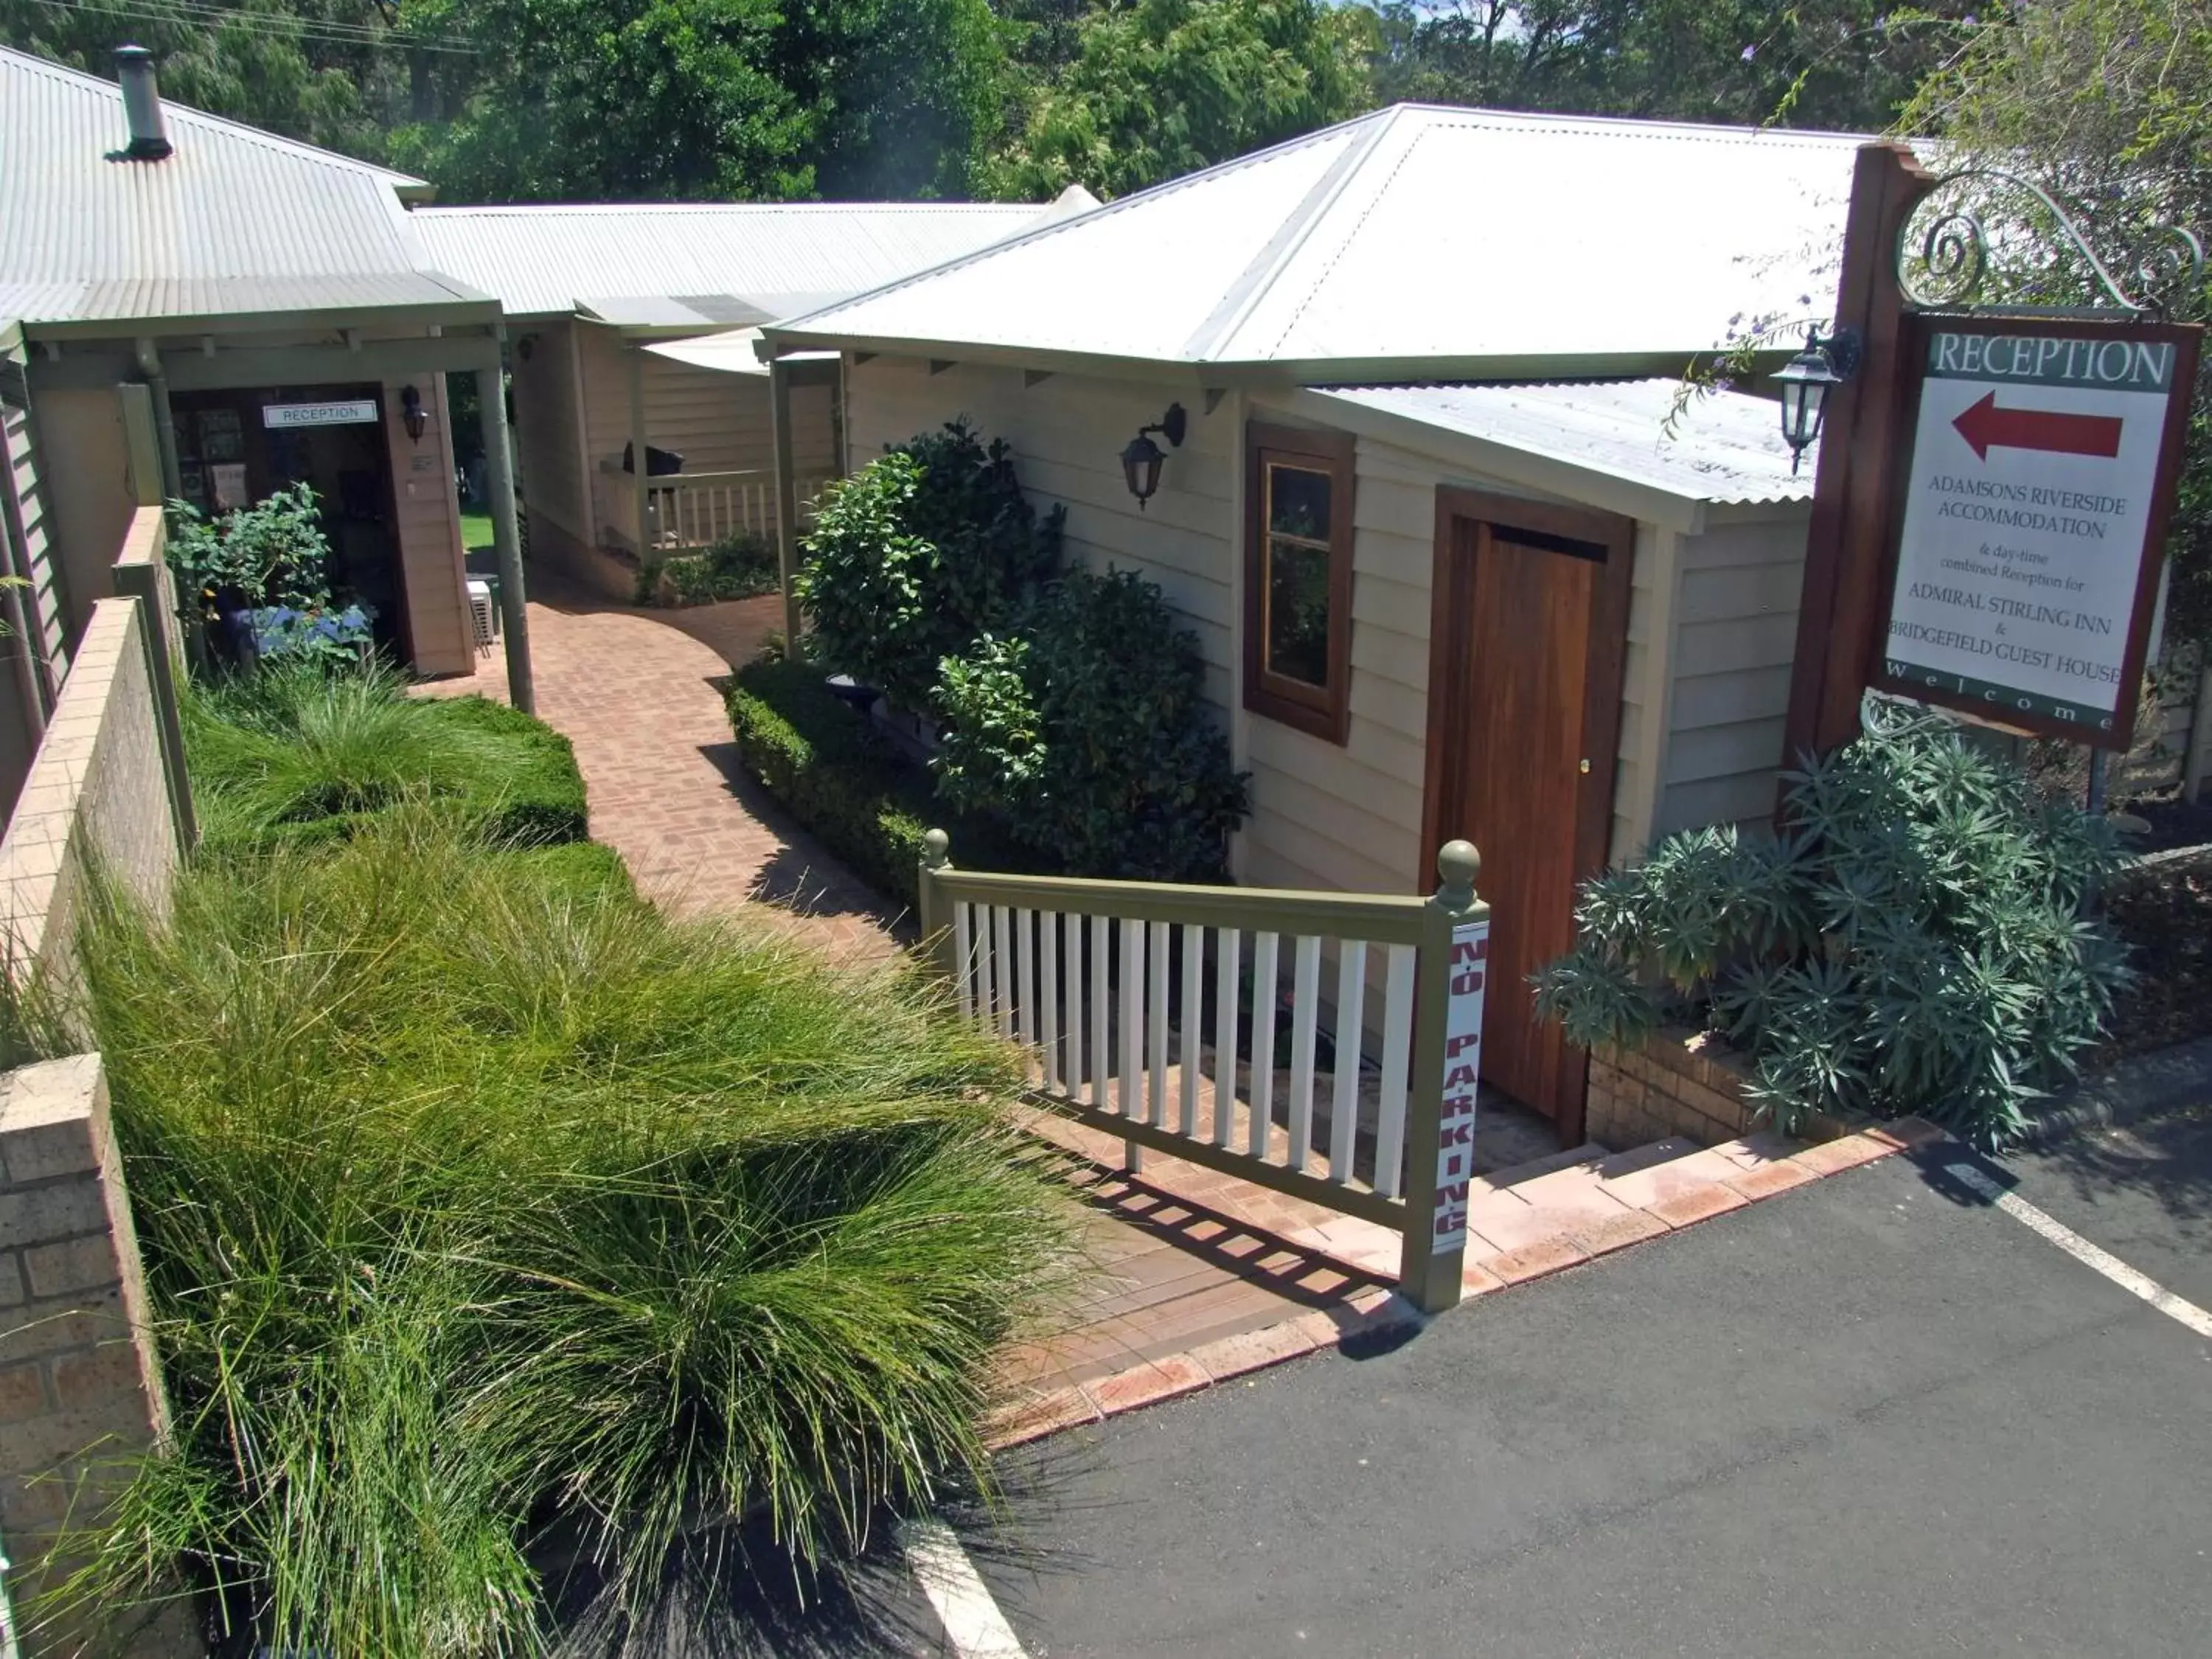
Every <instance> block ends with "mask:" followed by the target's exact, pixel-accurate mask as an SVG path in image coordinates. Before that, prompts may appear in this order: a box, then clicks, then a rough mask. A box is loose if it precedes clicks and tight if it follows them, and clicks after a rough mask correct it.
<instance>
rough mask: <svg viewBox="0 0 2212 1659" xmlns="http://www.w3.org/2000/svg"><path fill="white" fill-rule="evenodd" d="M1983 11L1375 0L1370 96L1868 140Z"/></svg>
mask: <svg viewBox="0 0 2212 1659" xmlns="http://www.w3.org/2000/svg"><path fill="white" fill-rule="evenodd" d="M1977 3H1980V4H1982V6H1983V9H1987V5H1986V0H1943V3H1937V4H1933V5H1929V6H1926V7H1920V8H1908V7H1903V6H1897V5H1893V4H1889V3H1887V0H1803V3H1799V4H1796V5H1783V6H1778V5H1774V4H1772V3H1771V0H1448V3H1441V4H1437V3H1413V0H1383V3H1382V4H1381V5H1380V7H1379V10H1378V16H1379V20H1380V23H1381V31H1382V51H1381V53H1380V56H1379V57H1378V58H1377V60H1376V71H1375V76H1376V95H1377V96H1378V97H1379V98H1380V99H1381V100H1383V102H1386V103H1387V102H1393V101H1395V100H1401V99H1411V100H1420V101H1424V102H1431V103H1444V104H1480V105H1487V106H1492V107H1495V108H1502V109H1528V110H1563V111H1572V112H1577V113H1587V114H1594V115H1630V116H1641V117H1647V118H1664V119H1669V120H1681V121H1717V122H1722V123H1727V124H1732V125H1767V124H1770V123H1779V124H1782V125H1790V126H1798V127H1810V128H1820V129H1827V130H1832V131H1880V130H1881V129H1882V128H1884V127H1887V125H1889V124H1890V122H1891V121H1892V120H1893V119H1894V118H1896V115H1897V112H1898V110H1899V107H1900V106H1902V105H1903V104H1904V103H1905V101H1906V100H1909V99H1910V98H1911V96H1912V94H1913V90H1914V88H1915V86H1916V85H1917V82H1918V81H1919V79H1920V77H1921V76H1923V75H1924V74H1926V73H1928V72H1929V70H1932V69H1933V68H1935V67H1936V65H1937V64H1940V63H1941V62H1942V60H1943V57H1944V54H1945V53H1946V52H1948V50H1950V49H1951V48H1952V47H1953V46H1954V45H1955V36H1956V31H1957V29H1958V28H1959V27H1963V20H1964V19H1965V18H1966V17H1968V16H1970V15H1972V14H1973V12H1974V10H1975V7H1976V5H1977Z"/></svg>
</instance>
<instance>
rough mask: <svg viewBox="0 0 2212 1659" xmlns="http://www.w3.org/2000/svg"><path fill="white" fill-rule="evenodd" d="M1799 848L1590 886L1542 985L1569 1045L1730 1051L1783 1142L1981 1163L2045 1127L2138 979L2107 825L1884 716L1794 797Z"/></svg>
mask: <svg viewBox="0 0 2212 1659" xmlns="http://www.w3.org/2000/svg"><path fill="white" fill-rule="evenodd" d="M1788 791H1789V793H1788V809H1787V811H1786V812H1785V813H1784V819H1785V822H1786V823H1787V824H1788V826H1789V827H1788V829H1787V832H1786V833H1784V834H1783V835H1780V836H1771V837H1764V836H1762V837H1750V836H1742V835H1740V834H1739V833H1738V832H1737V831H1736V830H1735V829H1733V828H1720V829H1695V830H1689V831H1686V832H1684V833H1682V834H1680V835H1676V836H1669V837H1668V838H1667V839H1666V840H1664V841H1662V842H1660V843H1659V844H1658V845H1657V846H1656V847H1654V848H1651V850H1650V854H1649V855H1648V856H1647V857H1646V859H1645V860H1644V862H1643V863H1642V864H1640V865H1638V866H1636V867H1634V868H1633V869H1628V870H1616V871H1611V872H1607V873H1606V874H1604V875H1601V876H1600V877H1597V878H1594V879H1593V880H1591V881H1589V882H1588V883H1586V884H1584V886H1583V892H1582V896H1581V900H1580V902H1579V903H1578V904H1577V908H1576V924H1577V931H1576V940H1575V945H1574V948H1573V949H1572V950H1571V951H1569V952H1568V953H1567V954H1566V955H1565V956H1564V957H1560V958H1559V960H1558V961H1556V962H1554V963H1552V964H1551V965H1549V966H1548V967H1547V968H1546V969H1543V970H1542V971H1541V973H1539V974H1538V975H1536V976H1535V984H1536V987H1537V1008H1538V1012H1540V1014H1541V1015H1543V1016H1546V1017H1547V1018H1554V1019H1557V1020H1559V1022H1560V1024H1561V1026H1562V1028H1563V1029H1564V1030H1565V1034H1566V1036H1567V1038H1568V1040H1569V1041H1570V1042H1575V1043H1577V1044H1578V1045H1580V1046H1582V1047H1584V1048H1595V1047H1597V1046H1599V1045H1600V1044H1618V1045H1621V1046H1627V1047H1632V1046H1634V1045H1636V1044H1637V1043H1639V1042H1642V1041H1643V1040H1644V1038H1645V1037H1646V1036H1649V1035H1650V1032H1651V1031H1652V1030H1654V1029H1655V1028H1656V1026H1657V1025H1658V1024H1660V1023H1661V1022H1662V1020H1664V1019H1667V1018H1675V1019H1686V1020H1689V1021H1692V1022H1694V1023H1699V1024H1706V1025H1709V1026H1711V1028H1712V1029H1714V1030H1718V1031H1720V1032H1721V1033H1723V1035H1724V1036H1727V1037H1728V1038H1729V1041H1730V1042H1732V1043H1734V1044H1735V1046H1736V1047H1738V1048H1741V1049H1742V1050H1743V1051H1745V1052H1746V1053H1747V1054H1748V1055H1749V1056H1750V1058H1751V1060H1752V1062H1753V1078H1752V1081H1751V1084H1750V1085H1749V1087H1748V1090H1747V1095H1748V1097H1749V1098H1750V1099H1751V1100H1753V1102H1754V1103H1756V1104H1757V1105H1758V1106H1759V1108H1760V1109H1762V1110H1763V1111H1765V1113H1767V1114H1768V1115H1771V1118H1772V1119H1773V1120H1774V1121H1775V1122H1776V1123H1777V1124H1778V1126H1779V1127H1783V1128H1784V1129H1785V1130H1786V1129H1790V1128H1792V1127H1797V1126H1798V1125H1800V1124H1802V1122H1803V1121H1805V1120H1806V1119H1807V1118H1808V1116H1810V1115H1814V1114H1815V1113H1858V1112H1873V1113H1875V1114H1878V1115H1901V1114H1904V1113H1907V1112H1915V1113H1919V1114H1921V1115H1924V1116H1927V1117H1930V1118H1933V1119H1935V1120H1936V1121H1938V1122H1941V1123H1943V1124H1946V1125H1948V1127H1953V1128H1954V1129H1956V1130H1958V1131H1959V1132H1960V1133H1962V1134H1964V1135H1966V1137H1967V1138H1969V1139H1972V1140H1973V1141H1974V1142H1975V1143H1977V1144H1978V1145H1981V1146H2002V1145H2004V1144H2006V1143H2008V1142H2009V1141H2012V1140H2014V1139H2017V1138H2018V1137H2019V1135H2020V1134H2021V1132H2022V1131H2023V1130H2024V1128H2025V1127H2026V1119H2025V1116H2024V1115H2023V1108H2024V1107H2025V1105H2026V1104H2027V1102H2029V1101H2031V1100H2033V1098H2035V1097H2037V1096H2038V1095H2039V1094H2040V1093H2042V1092H2044V1091H2047V1090H2048V1089H2050V1088H2051V1086H2053V1085H2056V1084H2057V1083H2059V1082H2061V1081H2063V1079H2065V1078H2067V1077H2069V1076H2070V1075H2071V1074H2072V1073H2074V1071H2075V1069H2076V1067H2077V1066H2078V1063H2079V1057H2080V1055H2081V1051H2082V1050H2083V1049H2084V1048H2087V1047H2088V1046H2089V1045H2090V1044H2092V1043H2093V1042H2095V1041H2096V1040H2097V1037H2098V1035H2099V1033H2100V1031H2101V1030H2102V1029H2103V1026H2104V1024H2105V1021H2106V1018H2108V1017H2109V1016H2110V1014H2111V1012H2112V998H2113V996H2114V994H2115V993H2116V992H2117V991H2118V989H2119V988H2120V987H2122V986H2123V985H2124V984H2125V983H2126V981H2127V978H2128V969H2127V965H2126V962H2125V959H2124V951H2123V948H2122V947H2121V945H2119V943H2118V939H2116V938H2115V937H2114V936H2113V935H2112V932H2111V931H2110V930H2109V929H2108V928H2107V927H2105V926H2104V924H2103V923H2102V922H2101V921H2098V920H2096V919H2095V918H2094V917H2093V916H2092V915H2089V914H2087V912H2088V908H2089V906H2090V903H2091V900H2092V896H2093V894H2094V893H2095V891H2096V890H2097V889H2098V887H2099V885H2100V884H2101V883H2102V882H2104V881H2105V880H2106V878H2109V877H2110V876H2111V875H2112V873H2113V872H2115V871H2116V870H2117V869H2118V864H2119V852H2118V845H2117V842H2115V840H2114V838H2113V836H2112V830H2111V829H2110V827H2109V826H2108V825H2107V824H2106V823H2105V822H2104V821H2103V820H2102V819H2100V818H2097V817H2091V816H2090V815H2089V814H2087V813H2085V812H2083V811H2081V810H2080V809H2079V808H2078V807H2076V806H2075V805H2073V804H2072V803H2070V802H2069V801H2066V800H2063V799H2046V798H2044V797H2041V796H2039V795H2038V794H2037V793H2036V792H2035V791H2034V790H2033V787H2031V786H2030V785H2029V783H2028V781H2027V778H2026V777H2025V776H2024V775H2022V774H2021V772H2019V771H2018V770H2017V769H2015V768H2014V767H2012V766H2011V765H2009V764H2008V763H2006V762H2004V761H2002V760H2001V759H1999V758H1997V757H1995V756H1993V755H1992V754H1990V752H1989V751H1988V750H1986V749H1984V748H1983V747H1981V746H1979V745H1978V744H1975V743H1974V742H1973V741H1972V739H1971V738H1969V737H1968V736H1967V735H1966V733H1964V732H1962V731H1961V729H1960V728H1959V727H1958V726H1955V725H1954V724H1953V723H1952V722H1950V721H1949V720H1945V719H1943V718H1942V717H1941V716H1938V715H1934V714H1927V713H1924V712H1921V711H1915V710H1909V709H1899V708H1893V707H1888V706H1882V705H1875V704H1869V708H1868V714H1867V722H1866V731H1865V734H1864V735H1863V737H1861V738H1859V739H1858V740H1857V742H1855V743H1853V744H1850V745H1848V746H1846V747H1845V748H1843V749H1841V750H1838V751H1836V752H1835V753H1834V754H1832V755H1830V756H1828V757H1825V758H1822V759H1818V760H1809V761H1808V762H1807V763H1806V764H1805V766H1804V767H1803V768H1802V769H1801V770H1799V771H1797V772H1795V773H1792V774H1790V777H1789V779H1788Z"/></svg>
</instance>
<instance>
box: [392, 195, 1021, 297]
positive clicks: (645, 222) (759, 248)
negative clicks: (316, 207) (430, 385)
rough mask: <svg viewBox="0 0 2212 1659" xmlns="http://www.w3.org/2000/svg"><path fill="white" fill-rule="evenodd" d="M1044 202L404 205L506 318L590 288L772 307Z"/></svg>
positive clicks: (1003, 228) (860, 280)
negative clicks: (719, 297) (494, 298)
mask: <svg viewBox="0 0 2212 1659" xmlns="http://www.w3.org/2000/svg"><path fill="white" fill-rule="evenodd" d="M1045 211H1046V210H1044V209H1042V208H1039V207H1036V206H1034V205H1030V204H1020V203H1017V204H1011V205H1007V204H988V203H968V202H963V203H948V204H939V203H897V204H872V203H862V204H852V203H842V202H689V203H635V204H629V203H605V204H592V205H575V206H571V205H565V204H559V205H527V206H516V207H426V208H418V209H416V211H415V212H414V214H413V215H412V218H413V219H414V221H415V223H416V228H417V229H418V231H419V232H420V233H421V234H422V240H423V242H424V244H425V245H426V246H428V250H429V252H430V258H431V262H432V263H433V264H435V265H437V266H438V268H439V269H440V270H449V271H451V272H453V274H454V275H455V276H459V277H460V278H461V279H462V280H463V281H464V282H467V283H473V284H474V285H475V286H477V288H480V289H483V290H484V291H485V292H486V293H488V294H496V295H498V296H499V298H500V303H501V305H502V306H503V307H505V308H506V311H507V315H509V316H510V317H545V316H559V315H563V314H566V313H569V312H572V311H574V309H575V308H576V307H577V305H578V303H579V302H580V301H583V300H585V299H586V297H588V296H590V295H627V296H632V297H633V298H635V297H641V296H653V295H670V296H673V295H726V296H734V297H735V298H737V299H738V300H740V301H744V302H745V303H747V304H748V305H750V306H752V307H756V308H757V311H758V312H759V313H761V314H762V315H764V316H771V317H782V316H788V315H790V314H791V313H793V312H795V311H804V310H806V309H808V308H809V307H816V306H821V305H825V304H827V303H829V301H832V300H836V299H840V298H842V297H843V296H844V295H848V294H857V293H860V291H861V290H863V289H870V288H874V287H876V286H877V285H878V284H879V283H887V282H890V281H891V280H893V279H894V278H896V277H900V276H907V275H908V274H910V273H911V272H914V271H916V270H922V269H924V268H926V267H927V266H931V265H936V264H943V263H944V262H945V260H947V259H953V258H959V257H960V256H961V255H963V254H966V253H972V252H975V250H976V249H977V248H980V247H983V246H987V245H988V244H989V243H992V242H994V241H996V240H999V239H1000V238H1001V237H1004V236H1006V235H1008V234H1012V233H1013V232H1014V231H1016V230H1018V229H1020V228H1023V227H1024V226H1026V225H1029V224H1030V223H1033V222H1036V220H1037V218H1038V217H1039V216H1040V215H1041V214H1042V213H1043V212H1045ZM723 320H724V321H725V323H726V322H727V321H728V320H729V319H723ZM712 325H713V324H712V322H711V321H709V322H707V323H702V327H711V326H712Z"/></svg>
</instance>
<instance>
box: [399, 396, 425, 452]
mask: <svg viewBox="0 0 2212 1659" xmlns="http://www.w3.org/2000/svg"><path fill="white" fill-rule="evenodd" d="M399 423H400V424H401V425H402V426H404V427H405V428H407V439H408V441H409V442H410V443H418V444H419V443H421V442H422V431H423V428H425V427H427V426H428V424H429V416H427V415H425V414H424V413H423V412H422V393H421V392H417V391H416V389H415V388H414V387H413V386H401V387H400V388H399Z"/></svg>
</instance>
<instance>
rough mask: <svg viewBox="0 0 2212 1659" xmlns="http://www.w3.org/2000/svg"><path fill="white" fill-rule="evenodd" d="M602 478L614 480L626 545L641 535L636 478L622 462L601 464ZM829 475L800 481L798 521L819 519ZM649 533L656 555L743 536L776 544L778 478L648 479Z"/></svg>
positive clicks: (613, 498)
mask: <svg viewBox="0 0 2212 1659" xmlns="http://www.w3.org/2000/svg"><path fill="white" fill-rule="evenodd" d="M599 476H600V477H602V478H603V479H606V480H610V481H611V489H610V492H609V496H608V500H609V502H610V505H611V507H612V509H613V511H612V513H611V515H609V516H611V519H612V520H613V525H612V527H613V528H614V529H615V530H616V531H617V532H618V533H619V534H620V535H621V537H622V538H623V540H624V541H635V540H636V539H637V532H636V529H635V526H636V524H637V484H638V480H637V475H636V474H635V473H634V472H626V471H623V466H622V463H621V462H620V461H618V460H614V461H602V462H600V463H599ZM827 483H829V477H828V475H826V474H825V475H820V476H816V475H811V474H810V475H802V476H801V477H799V479H798V480H797V484H798V492H797V493H798V498H799V523H800V524H802V525H804V524H806V523H809V522H810V521H811V520H812V519H813V517H814V498H815V497H816V496H817V495H820V494H821V493H822V489H823V486H824V485H825V484H827ZM645 502H646V504H645V511H646V521H645V534H646V538H647V547H648V548H649V549H650V550H651V551H653V552H654V553H659V554H667V553H696V552H698V551H699V550H702V549H703V548H708V547H712V546H713V545H714V544H715V543H716V542H719V541H721V540H723V539H724V538H726V537H729V536H733V535H736V534H737V533H738V532H740V531H747V532H751V533H752V534H753V535H756V536H758V537H760V538H763V540H766V541H771V542H772V541H774V540H775V473H774V472H772V471H736V472H675V473H666V474H663V475H661V476H659V477H648V478H647V479H646V480H645Z"/></svg>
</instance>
